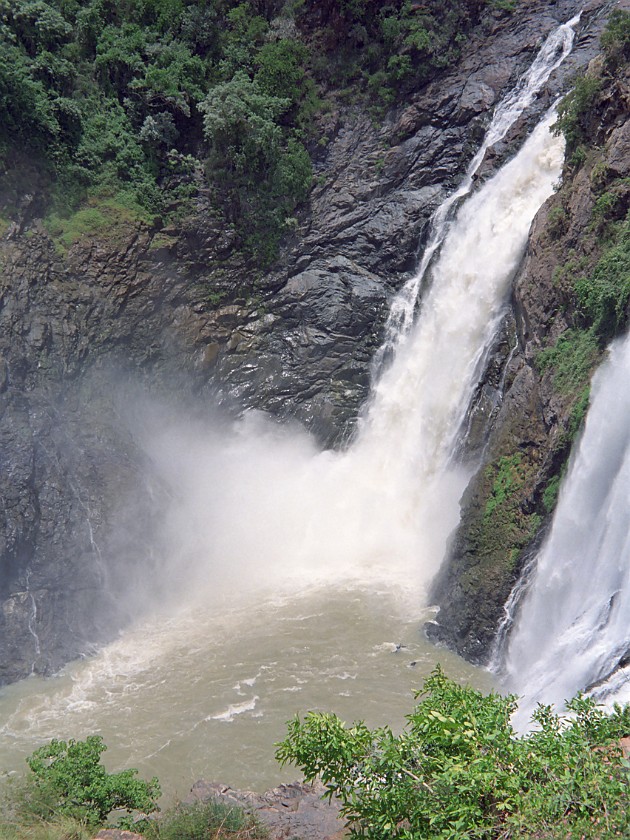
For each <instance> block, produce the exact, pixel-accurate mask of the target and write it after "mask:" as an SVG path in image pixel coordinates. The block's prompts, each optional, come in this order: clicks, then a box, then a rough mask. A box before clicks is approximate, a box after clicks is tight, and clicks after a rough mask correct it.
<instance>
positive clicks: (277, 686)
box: [0, 18, 577, 784]
mask: <svg viewBox="0 0 630 840" xmlns="http://www.w3.org/2000/svg"><path fill="white" fill-rule="evenodd" d="M576 22H577V18H576V19H574V20H573V21H570V22H569V23H568V24H565V25H563V26H561V27H560V28H559V29H558V30H556V32H554V33H552V35H550V36H549V38H548V39H547V41H546V43H545V45H544V46H543V48H542V49H541V51H540V53H539V56H538V57H537V59H536V61H535V62H534V65H533V66H532V68H531V70H530V71H529V72H528V73H527V74H526V75H525V76H524V77H523V79H522V80H521V81H520V82H519V83H518V84H517V86H516V88H515V90H514V91H513V92H512V93H511V94H510V95H509V96H508V97H507V99H506V100H505V101H504V103H502V104H501V105H500V106H499V107H498V108H497V111H496V114H495V117H494V119H493V121H492V123H491V125H490V127H489V130H488V134H487V137H486V140H485V141H484V143H483V144H482V147H481V149H480V151H479V153H478V155H477V156H476V157H475V159H474V161H473V162H472V163H471V166H470V168H469V170H468V173H467V175H466V177H465V179H464V181H463V182H462V185H461V187H460V188H459V189H458V190H457V191H456V192H455V193H454V194H453V195H452V196H451V197H449V198H448V199H447V201H446V202H445V203H444V204H443V205H442V206H441V207H440V208H439V209H438V211H437V213H436V215H435V218H434V220H433V228H432V230H433V233H432V237H431V240H430V244H429V246H428V248H427V252H426V254H425V256H424V258H423V260H422V263H421V267H420V270H419V272H418V274H417V275H416V276H415V277H414V278H412V279H411V280H410V282H409V284H407V285H406V286H405V288H404V289H403V290H402V292H401V294H400V295H399V296H398V297H397V298H396V300H395V301H394V304H393V307H392V316H391V318H390V322H389V327H388V334H387V338H386V342H385V345H384V349H383V352H382V353H381V360H383V359H387V361H388V362H389V364H388V365H382V367H383V368H384V369H383V370H382V373H381V376H380V378H379V379H378V381H377V383H376V384H375V386H374V388H373V393H372V396H371V398H370V401H369V404H368V406H367V409H366V411H365V413H364V416H363V417H362V420H361V423H360V429H359V434H358V437H357V439H356V441H355V442H354V444H353V445H352V446H351V447H350V448H349V450H348V451H346V452H342V453H339V452H337V453H334V452H319V451H317V449H316V448H315V445H314V443H313V441H312V440H311V439H310V438H309V437H308V436H307V435H306V434H305V433H304V432H301V431H299V430H293V429H287V428H279V427H278V426H277V425H275V424H273V423H272V422H270V421H269V420H268V419H266V418H265V417H263V416H261V415H259V414H257V413H255V412H252V413H250V414H248V415H246V416H245V417H244V418H243V420H242V421H240V422H239V423H237V424H236V425H235V426H234V427H232V428H231V429H229V430H225V429H223V430H222V429H219V428H217V429H214V430H211V431H208V430H207V429H200V428H198V427H194V426H193V425H192V424H190V423H188V424H182V423H179V422H173V423H172V424H170V425H168V424H163V426H164V427H163V428H162V429H160V430H159V431H158V432H155V433H152V434H151V435H148V439H147V441H146V449H147V452H148V454H149V455H150V457H151V458H152V460H153V462H154V464H155V466H156V469H157V471H158V473H159V474H160V476H161V478H162V481H163V482H164V484H165V485H166V486H168V487H169V488H170V490H171V494H172V500H173V502H172V506H171V510H170V513H169V515H168V517H167V518H166V521H165V522H164V533H163V538H164V554H165V556H167V557H168V562H167V564H166V567H165V568H164V569H162V570H161V574H162V575H163V579H164V581H166V583H165V584H164V586H163V587H162V589H161V591H160V593H159V594H160V599H159V602H158V601H156V606H155V608H154V609H155V614H154V616H153V617H151V616H149V617H148V618H145V620H144V621H143V622H141V623H139V624H138V626H137V627H135V628H132V629H131V630H130V631H128V632H127V633H125V634H124V636H123V637H122V638H121V639H120V640H119V641H118V642H116V643H114V644H112V645H110V646H109V647H108V648H106V649H105V650H103V651H102V652H101V653H99V654H98V655H96V656H95V657H94V658H93V659H91V660H89V661H86V662H83V663H75V664H74V665H72V666H69V667H68V668H67V669H66V671H65V673H64V674H62V675H61V676H60V677H58V678H57V679H56V680H53V681H52V682H51V683H47V684H45V687H44V684H43V682H42V681H37V680H29V681H24V682H23V683H20V684H18V685H16V686H12V687H10V688H9V689H6V690H5V691H4V692H3V694H2V696H0V712H1V713H2V714H1V715H0V719H3V720H5V721H6V722H5V723H4V725H3V726H2V727H1V728H0V736H1V741H0V758H2V759H3V762H2V763H3V764H4V765H5V766H12V765H13V766H16V765H17V762H16V756H23V755H25V754H27V753H28V752H30V751H31V749H32V748H33V746H35V745H37V744H39V743H41V742H42V741H44V740H46V739H48V738H51V737H58V736H59V735H60V733H62V734H64V735H66V736H72V737H84V736H85V735H86V734H88V733H89V732H94V731H97V732H101V733H102V734H103V735H104V736H105V740H106V741H107V742H108V743H109V744H110V746H111V749H110V752H109V753H108V755H109V756H112V757H113V760H114V761H117V762H119V763H124V764H127V765H128V764H133V765H134V766H138V767H140V768H141V769H146V770H147V771H148V772H157V773H158V775H160V776H161V777H162V778H163V780H164V779H166V782H167V783H168V782H169V781H170V782H171V784H175V783H179V784H185V783H186V782H190V781H193V780H194V777H195V775H200V774H202V773H204V772H208V765H209V764H210V765H211V770H210V772H212V773H213V775H215V776H216V775H217V774H218V773H219V772H221V774H222V776H223V778H226V781H228V782H229V783H232V784H264V783H266V782H268V781H270V779H269V777H268V776H266V777H265V776H263V777H260V776H258V777H257V776H255V775H254V768H255V767H256V766H260V765H262V764H264V763H265V762H267V764H269V763H272V754H273V749H272V743H273V741H274V740H277V739H278V738H279V737H282V734H283V731H284V725H283V724H284V721H285V720H286V719H287V718H288V717H290V716H291V714H293V712H295V711H297V710H298V709H305V708H312V707H314V706H319V707H326V708H330V707H334V708H335V710H336V711H338V712H339V713H340V714H342V715H344V714H345V715H347V716H349V717H357V716H361V717H363V718H364V719H366V720H367V721H368V722H369V723H384V722H385V721H386V720H391V719H392V718H395V717H396V715H397V714H398V715H399V721H400V722H401V723H402V720H403V713H404V711H405V710H407V709H408V705H409V701H410V698H411V689H412V688H414V687H417V686H418V683H419V681H420V680H421V677H422V675H423V674H426V673H427V671H428V670H430V669H431V667H432V666H433V665H434V664H435V662H436V661H437V658H438V652H437V651H436V650H435V649H433V648H432V647H431V646H430V645H429V644H428V642H425V641H424V640H422V639H421V638H420V637H419V634H418V632H417V627H418V623H419V621H420V620H422V619H423V618H425V617H427V616H425V615H422V614H421V609H422V608H421V606H420V605H421V604H422V603H423V599H424V597H425V591H426V586H427V584H428V582H429V581H430V580H431V578H432V576H433V575H434V574H435V572H436V570H437V568H438V566H439V563H440V561H441V559H442V556H443V553H444V547H445V543H446V539H447V537H448V534H449V533H450V531H451V530H452V528H453V527H454V526H455V525H456V523H457V519H458V514H459V498H460V495H461V492H462V490H463V489H464V487H465V484H466V481H467V479H468V475H467V474H466V473H465V471H464V470H463V469H462V468H461V467H459V466H458V465H457V464H456V463H454V459H453V452H454V450H455V447H456V442H457V436H458V434H459V432H460V429H461V426H462V422H463V420H464V417H465V415H466V411H467V409H468V405H469V401H470V398H471V394H472V392H473V389H474V387H475V384H476V379H477V377H478V376H479V373H480V371H479V368H480V363H481V360H482V359H483V357H484V354H485V351H486V348H487V347H488V345H489V343H490V342H491V341H492V338H493V334H494V331H495V329H496V327H497V325H498V323H499V322H500V320H501V316H502V312H503V307H504V306H505V300H506V296H507V292H508V289H509V284H510V281H511V278H512V276H513V274H514V272H515V270H516V269H517V266H518V264H519V261H520V259H521V257H522V253H523V250H524V248H525V244H526V241H527V235H528V231H529V228H530V224H531V221H532V219H533V218H534V215H535V213H536V211H537V210H538V208H539V207H540V205H541V204H542V203H543V202H544V201H545V199H546V198H547V197H548V196H549V195H550V194H551V192H552V191H553V187H554V184H555V183H556V182H557V180H558V178H559V177H560V173H561V167H562V161H563V144H562V141H561V140H560V139H559V138H557V137H553V136H552V135H551V134H550V131H549V127H550V125H551V123H552V122H553V120H554V115H553V113H552V112H550V113H548V114H546V115H545V117H544V118H543V120H542V121H541V123H540V124H539V125H538V126H537V128H536V129H535V130H534V131H533V133H532V134H531V136H530V137H529V138H528V140H527V141H526V142H525V144H524V145H523V147H522V149H521V150H520V151H519V152H518V154H517V155H516V156H515V157H514V158H513V159H512V160H511V161H510V162H509V163H507V164H506V165H505V166H503V168H502V169H501V170H500V171H499V172H497V174H496V175H495V176H494V177H492V178H491V179H490V180H488V181H487V182H486V183H485V184H484V185H483V186H482V187H480V188H479V189H478V190H477V191H476V192H474V193H473V195H472V196H471V197H470V198H468V199H467V200H466V201H463V199H464V198H465V196H466V195H467V194H468V193H469V192H470V190H471V185H472V182H473V176H474V174H475V172H476V171H477V169H478V167H479V166H480V164H481V161H482V159H483V155H484V153H485V151H486V149H487V148H488V146H489V145H490V144H491V143H494V142H497V140H499V139H500V138H501V137H503V136H504V135H505V133H506V132H507V130H508V128H509V126H510V125H511V124H513V122H514V121H515V120H516V119H517V117H518V116H519V115H520V114H521V113H522V112H523V111H524V109H525V108H526V107H528V105H529V104H530V103H531V101H532V99H533V97H534V96H535V94H536V91H538V90H540V88H541V87H542V86H543V85H544V84H545V81H546V80H547V78H548V77H549V75H550V73H551V72H552V71H553V69H554V68H555V67H556V66H557V65H558V64H559V63H560V61H562V60H563V59H564V57H565V56H566V55H567V54H568V52H569V50H570V49H571V43H572V39H573V31H574V26H575V24H576ZM458 205H459V209H457V208H458ZM456 210H457V212H456V213H455V211H456ZM429 277H430V282H428V279H429ZM420 290H422V292H423V293H422V301H421V309H420V313H419V315H418V316H417V318H416V323H415V324H414V326H413V327H411V322H412V320H413V313H414V312H415V310H416V309H417V301H416V298H417V296H418V293H419V291H420ZM400 313H402V315H401V314H400ZM392 336H394V338H392ZM150 584H151V581H149V582H147V584H146V586H145V587H144V589H142V588H141V586H142V582H141V581H140V580H138V581H137V586H134V589H133V596H134V598H136V599H140V600H143V601H146V600H147V599H149V598H150V597H153V596H155V595H156V591H155V590H154V589H152V587H151V585H150ZM167 594H168V595H169V596H170V597H169V598H168V599H167ZM121 597H122V596H121ZM167 600H168V604H167V603H166V601H167ZM439 659H440V661H441V662H442V663H443V664H444V665H445V667H446V669H447V670H448V671H449V672H451V673H457V672H458V673H459V674H460V675H461V676H462V677H467V678H470V676H471V674H472V671H471V669H470V668H469V667H468V666H466V665H463V664H462V663H461V662H459V660H457V659H456V658H455V657H452V656H451V655H449V654H448V653H447V652H446V651H443V650H440V651H439ZM474 679H477V681H478V682H479V681H481V682H483V680H484V677H483V675H480V676H477V677H476V678H474ZM262 722H264V725H265V728H266V729H265V731H266V732H268V735H267V736H266V737H262V736H261V734H260V733H261V731H262V727H261V725H260V724H261V723H262ZM226 724H231V726H230V727H226ZM257 739H258V740H257ZM255 742H257V743H259V744H260V747H259V750H258V752H256V749H255V748H254V747H253V746H252V744H254V743H255ZM217 754H218V755H219V757H218V758H217ZM160 762H162V763H160ZM228 762H232V764H230V766H229V769H228V768H227V763H228ZM173 767H179V768H181V769H182V770H183V772H184V775H183V778H179V779H172V778H170V779H169V777H168V772H169V771H168V768H173ZM221 768H224V769H221ZM165 769H166V776H165ZM187 770H189V771H190V774H189V775H187V772H186V771H187ZM277 775H278V771H277V768H274V769H273V771H272V779H274V778H277ZM252 779H253V781H252Z"/></svg>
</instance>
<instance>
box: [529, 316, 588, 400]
mask: <svg viewBox="0 0 630 840" xmlns="http://www.w3.org/2000/svg"><path fill="white" fill-rule="evenodd" d="M599 352H600V351H599V343H598V340H597V337H596V335H595V332H594V330H592V329H591V330H586V331H584V330H566V332H564V333H562V335H561V336H560V337H559V338H558V340H557V341H556V343H555V345H554V346H553V347H546V348H545V349H544V350H541V351H540V353H539V354H538V356H537V357H536V366H537V367H538V369H539V370H540V371H544V370H547V369H550V370H551V371H552V376H553V384H554V387H555V388H556V389H557V390H558V391H559V392H560V393H563V394H572V393H577V392H578V391H580V390H582V389H583V388H584V385H585V383H587V382H588V379H589V377H590V374H591V371H592V370H593V367H594V366H595V363H596V362H597V360H598V358H599Z"/></svg>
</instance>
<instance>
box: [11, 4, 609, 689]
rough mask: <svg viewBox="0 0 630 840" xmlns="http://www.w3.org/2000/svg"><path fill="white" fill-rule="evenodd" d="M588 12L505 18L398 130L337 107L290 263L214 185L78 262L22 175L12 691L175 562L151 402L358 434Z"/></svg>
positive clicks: (102, 628)
mask: <svg viewBox="0 0 630 840" xmlns="http://www.w3.org/2000/svg"><path fill="white" fill-rule="evenodd" d="M608 6H609V4H607V3H606V2H604V0H594V2H592V3H591V5H590V9H589V11H588V12H587V13H585V15H584V21H583V24H582V29H581V34H580V36H579V44H578V47H577V49H576V51H575V52H574V54H573V56H572V58H571V59H570V61H569V62H568V63H567V64H565V65H563V68H562V69H561V71H559V72H557V73H556V74H555V75H554V77H552V79H551V80H550V81H549V84H548V90H547V91H546V93H545V94H544V95H543V96H542V97H541V98H540V99H539V101H538V102H537V103H536V104H535V106H534V107H533V108H532V111H531V113H530V114H528V115H526V116H525V117H524V119H523V120H522V121H521V122H520V124H519V126H518V127H517V128H515V130H514V131H513V132H512V134H511V136H510V137H509V138H507V139H506V141H505V142H504V143H502V144H501V148H497V149H494V150H492V153H491V154H490V156H489V158H488V161H487V165H486V171H491V169H492V167H493V166H495V165H496V163H497V162H498V161H500V160H501V159H502V157H503V156H504V155H505V154H507V153H508V152H509V148H510V144H513V143H515V142H517V141H518V139H519V137H522V136H523V134H524V132H526V130H527V124H528V120H531V119H533V118H535V114H536V112H537V111H539V110H541V109H542V108H543V107H545V105H546V104H547V103H548V102H549V101H550V100H551V98H552V97H554V96H555V94H556V93H557V92H558V91H559V90H561V89H563V88H564V87H566V85H567V83H568V78H569V77H570V74H571V72H572V71H573V70H574V69H575V68H576V67H579V66H582V65H584V64H585V63H586V62H587V61H588V60H589V59H590V58H591V57H592V55H593V54H594V52H595V50H596V36H597V32H598V29H599V28H600V27H601V22H602V20H603V18H602V15H603V13H604V11H605V9H606V8H607V7H608ZM577 8H578V3H577V0H558V2H557V3H554V4H553V5H550V4H548V3H546V2H542V0H527V2H522V3H519V4H517V8H516V10H515V12H514V14H513V15H508V14H506V13H505V12H502V11H500V10H497V11H495V12H493V13H490V14H489V15H488V17H487V18H486V20H485V23H484V24H483V26H482V28H481V29H480V30H479V31H478V32H476V33H475V34H474V35H473V36H471V40H470V42H469V44H468V45H467V48H466V53H465V57H464V59H463V61H462V62H461V64H460V66H459V67H458V68H457V69H456V70H455V71H454V72H452V73H450V74H449V75H446V76H443V77H442V78H440V79H438V80H436V81H435V82H433V83H432V84H431V85H429V86H428V87H427V88H426V89H424V90H422V91H419V92H418V94H417V95H415V96H414V97H413V98H412V99H411V100H410V101H409V103H408V104H407V105H406V107H405V108H403V109H399V110H397V111H396V112H394V113H392V114H390V115H389V116H388V118H387V119H386V120H385V121H384V122H383V124H382V125H380V126H376V125H375V124H374V123H373V121H372V120H371V119H370V118H369V117H368V116H367V115H365V114H362V113H360V112H359V111H358V110H356V109H352V108H346V109H344V110H343V111H342V110H339V111H338V112H335V113H333V114H332V115H327V117H326V120H325V122H323V123H322V131H323V142H322V144H321V146H318V149H319V151H318V152H317V154H316V175H317V179H316V180H317V185H316V186H315V187H314V188H313V191H312V195H311V200H310V205H309V208H308V209H307V210H305V211H304V213H303V215H302V216H301V217H300V219H299V220H298V227H297V229H296V231H295V233H294V234H293V236H292V238H290V239H289V240H288V241H287V242H286V244H285V247H284V250H283V252H282V254H281V258H280V260H279V261H278V263H277V265H275V266H274V268H273V270H270V271H265V272H263V271H261V270H260V269H259V268H257V267H256V266H254V265H252V264H251V262H247V261H246V260H244V258H243V257H242V256H240V255H239V254H238V253H236V252H235V250H234V241H233V236H232V234H231V232H230V231H229V230H226V229H225V227H224V226H222V225H221V224H219V223H218V222H217V221H216V219H215V217H214V215H213V210H212V206H211V203H210V199H209V198H208V197H207V196H206V195H205V193H204V191H203V189H200V191H199V195H198V197H197V206H196V212H195V213H194V214H193V215H192V216H191V217H189V218H188V219H187V220H186V221H185V222H183V223H178V224H175V223H172V224H169V226H165V227H162V228H161V229H160V228H159V227H156V228H151V229H149V228H147V227H146V226H142V225H138V226H135V227H133V228H132V229H129V227H128V226H125V225H124V223H123V224H118V225H113V226H112V228H111V229H108V230H107V231H105V232H104V233H103V234H102V235H98V234H92V235H90V236H84V237H83V238H82V239H81V240H79V241H78V242H77V243H76V244H74V245H71V246H69V247H68V248H67V250H66V251H65V252H64V253H59V252H58V251H56V250H55V247H54V245H53V243H52V242H51V239H50V237H49V236H48V234H47V233H46V231H45V230H44V228H43V227H42V225H41V222H40V221H39V217H40V216H41V213H42V208H43V206H44V201H43V193H44V189H43V186H42V184H40V183H38V181H37V176H36V174H30V175H29V176H28V178H27V177H26V176H25V175H24V172H25V171H26V170H24V169H20V170H19V171H17V170H16V172H15V173H13V174H11V173H8V174H6V177H5V180H4V184H5V186H4V188H3V189H4V191H3V193H2V194H1V195H0V208H2V209H3V216H4V217H9V216H10V221H9V222H8V223H7V225H6V226H5V227H4V229H3V236H4V238H3V240H2V242H1V244H0V263H1V270H0V442H1V445H0V453H1V457H2V470H1V471H0V494H1V495H2V498H3V505H2V508H1V510H0V557H1V562H0V683H2V682H8V681H11V680H15V679H18V678H19V677H21V676H25V675H27V674H29V673H31V672H36V673H48V672H50V671H52V670H54V669H56V668H58V667H59V665H61V664H62V663H63V662H64V661H67V660H68V659H69V658H71V657H74V656H77V655H79V654H81V653H83V652H85V651H86V650H89V649H90V647H91V646H92V645H93V644H95V643H98V642H101V641H102V640H103V639H105V638H107V637H108V636H109V635H111V634H112V633H114V632H115V631H116V629H117V628H118V627H120V625H121V624H122V623H124V621H125V619H126V618H127V617H128V615H129V613H128V612H126V610H127V609H128V608H127V607H123V606H122V605H121V604H120V599H118V598H114V597H112V593H116V592H119V591H120V589H121V588H126V589H132V590H133V586H134V574H141V572H140V571H136V570H141V569H142V570H143V569H146V564H145V560H146V558H147V557H149V556H151V555H152V554H153V552H154V551H156V550H157V547H156V546H154V545H152V544H151V534H152V533H153V532H154V530H155V529H154V528H153V527H152V526H153V523H154V522H155V521H156V519H158V518H159V515H160V514H159V512H160V506H161V504H162V501H163V495H162V493H161V490H160V488H159V486H157V485H156V483H155V478H154V476H152V473H151V468H150V464H149V463H148V461H147V458H146V456H145V455H144V453H143V451H142V448H141V447H140V446H139V444H138V441H137V440H136V437H135V436H134V433H133V426H132V424H130V423H128V422H127V419H126V418H127V414H128V410H129V403H130V400H129V399H128V396H129V394H130V392H131V390H132V389H136V391H137V390H140V391H141V392H143V393H149V394H153V395H157V396H159V397H161V398H163V399H164V400H165V402H166V403H167V404H168V403H173V402H175V403H177V404H178V405H180V406H188V407H189V408H190V410H191V411H193V412H195V411H196V412H201V413H203V412H205V411H207V409H208V406H209V405H210V404H212V405H217V406H221V407H223V408H224V409H226V410H228V411H232V412H234V411H236V412H238V411H242V410H243V409H245V408H249V407H257V408H262V409H264V410H266V411H269V412H271V413H273V414H274V415H276V416H277V417H278V418H280V419H287V418H296V419H297V420H299V421H300V422H302V423H303V424H304V425H306V426H307V427H308V428H309V429H311V430H312V431H313V433H314V434H316V435H317V436H318V437H319V438H320V440H321V441H322V442H324V443H325V444H327V445H340V444H341V442H343V441H344V440H345V439H347V437H348V436H349V435H350V434H351V433H352V428H353V423H354V421H355V420H356V416H357V413H358V410H359V407H360V405H361V404H362V402H363V401H364V400H365V397H366V395H367V392H368V388H369V380H370V363H371V359H372V357H373V354H374V351H375V349H376V348H377V347H378V345H379V342H380V338H381V331H382V326H383V323H384V319H385V317H386V313H387V306H388V301H389V299H390V297H391V294H392V291H393V290H394V289H396V288H398V287H399V286H400V285H401V283H402V282H403V281H404V280H405V279H406V278H407V277H408V275H409V273H410V272H411V271H412V270H413V267H414V265H415V262H416V254H417V251H418V248H419V246H420V245H421V244H422V241H423V238H424V237H425V236H426V233H427V222H428V219H429V217H430V215H431V212H432V211H433V209H434V208H435V206H436V205H437V204H438V203H439V201H440V200H441V198H442V197H443V196H444V195H445V194H446V193H447V192H448V190H450V189H451V188H452V186H453V185H454V184H455V183H456V181H457V179H458V177H459V176H460V174H461V172H462V170H463V168H464V167H465V166H466V163H467V162H468V160H469V159H470V157H471V156H472V154H473V153H474V151H475V148H476V146H477V144H478V142H479V138H480V136H481V134H482V132H483V127H484V125H485V123H486V122H487V120H488V117H489V108H491V106H492V105H493V104H494V103H495V102H496V101H497V100H498V99H499V98H500V97H501V96H502V94H503V93H504V92H505V91H506V90H507V89H508V88H509V87H510V85H511V84H513V83H514V81H515V79H516V78H518V75H519V74H520V73H521V72H522V71H523V70H524V68H525V67H526V66H527V64H528V63H529V62H530V61H531V57H532V54H533V51H534V50H535V48H536V47H537V46H538V44H539V42H540V40H541V39H542V38H543V37H544V36H545V35H546V34H547V33H548V32H549V31H550V30H551V29H552V28H554V27H556V26H557V24H558V22H559V21H562V20H566V19H568V18H569V17H571V16H572V15H573V14H575V12H576V10H577ZM521 320H522V319H521ZM521 362H522V360H521ZM523 364H525V362H523ZM516 372H517V371H516V368H515V373H514V376H516ZM132 383H133V384H132ZM471 492H473V493H474V491H471ZM129 499H133V500H134V504H133V508H132V507H131V506H130V505H129V504H127V502H128V500H129ZM131 510H133V513H131V512H130V511H131ZM133 609H141V605H140V604H136V605H134V607H133Z"/></svg>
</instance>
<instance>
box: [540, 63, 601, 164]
mask: <svg viewBox="0 0 630 840" xmlns="http://www.w3.org/2000/svg"><path fill="white" fill-rule="evenodd" d="M601 87H602V80H601V79H600V78H599V77H597V76H580V77H578V78H577V79H576V82H575V86H574V88H573V90H572V91H571V92H570V93H568V94H567V95H566V96H565V97H564V99H563V100H562V102H561V103H560V104H559V105H558V119H557V120H556V122H555V123H554V124H553V126H552V129H553V131H554V133H555V134H562V135H564V139H565V140H566V144H567V154H568V155H574V156H575V155H577V153H578V149H579V146H580V145H581V144H588V140H589V136H588V118H589V115H590V112H591V109H592V108H593V106H594V105H595V103H596V102H597V99H598V97H599V92H600V90H601ZM581 159H582V156H581V155H579V156H578V157H577V158H576V162H577V163H579V162H581Z"/></svg>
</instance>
